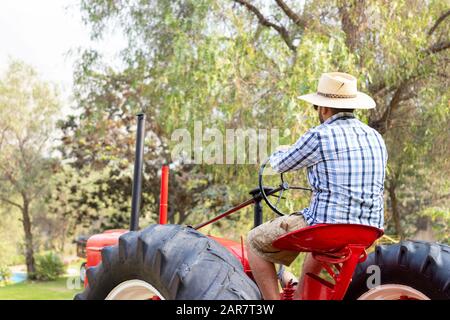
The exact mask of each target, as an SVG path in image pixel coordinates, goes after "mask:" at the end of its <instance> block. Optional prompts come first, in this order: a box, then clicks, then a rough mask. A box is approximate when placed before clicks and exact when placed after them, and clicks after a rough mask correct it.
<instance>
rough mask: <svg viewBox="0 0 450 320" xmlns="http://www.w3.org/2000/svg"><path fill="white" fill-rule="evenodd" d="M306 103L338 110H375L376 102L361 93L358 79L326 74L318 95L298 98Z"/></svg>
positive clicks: (311, 94) (318, 87)
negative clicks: (357, 82)
mask: <svg viewBox="0 0 450 320" xmlns="http://www.w3.org/2000/svg"><path fill="white" fill-rule="evenodd" d="M298 98H299V99H302V100H304V101H306V102H309V103H312V104H315V105H318V106H321V107H330V108H336V109H373V108H375V101H374V100H373V99H372V98H371V97H369V96H368V95H367V94H365V93H362V92H359V91H358V89H357V84H356V78H355V77H354V76H352V75H350V74H348V73H342V72H329V73H324V74H322V76H321V77H320V79H319V85H318V86H317V92H316V93H310V94H305V95H302V96H299V97H298Z"/></svg>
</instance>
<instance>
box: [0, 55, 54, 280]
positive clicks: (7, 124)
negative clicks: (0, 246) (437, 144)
mask: <svg viewBox="0 0 450 320" xmlns="http://www.w3.org/2000/svg"><path fill="white" fill-rule="evenodd" d="M58 110H59V102H58V96H57V93H56V90H55V88H53V87H52V86H51V85H50V84H49V83H46V82H44V81H42V80H40V79H39V77H38V76H37V74H36V72H35V71H34V70H33V69H32V68H31V67H30V66H28V65H25V64H24V63H22V62H18V61H13V62H11V63H10V64H9V66H8V69H7V70H6V73H5V74H4V75H3V76H2V77H1V78H0V181H1V184H0V201H1V202H2V203H3V205H8V206H11V207H15V208H17V209H19V210H20V212H21V220H22V225H23V231H24V237H25V258H26V266H27V272H28V274H29V276H30V278H33V275H34V272H35V261H34V242H33V220H32V216H33V210H34V206H35V205H36V204H37V202H38V201H40V200H41V199H42V198H43V197H44V196H45V193H46V191H47V188H46V187H47V182H48V180H49V177H50V175H51V174H52V172H53V171H54V170H55V169H56V166H57V162H55V161H54V160H53V159H52V158H51V157H50V154H49V143H50V140H51V138H52V133H53V132H52V131H53V128H54V117H55V115H56V113H57V111H58Z"/></svg>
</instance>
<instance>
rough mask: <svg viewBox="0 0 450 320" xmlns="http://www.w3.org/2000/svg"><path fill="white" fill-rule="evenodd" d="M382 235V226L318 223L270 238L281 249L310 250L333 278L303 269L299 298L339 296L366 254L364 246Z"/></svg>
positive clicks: (343, 293) (323, 298)
mask: <svg viewBox="0 0 450 320" xmlns="http://www.w3.org/2000/svg"><path fill="white" fill-rule="evenodd" d="M382 235H383V230H381V229H378V228H375V227H370V226H365V225H359V224H317V225H314V226H311V227H306V228H302V229H299V230H295V231H292V232H290V233H288V234H285V235H283V236H281V237H279V238H278V239H276V240H275V241H274V242H273V246H274V247H275V248H278V249H281V250H290V251H299V252H311V253H312V256H313V258H314V259H315V260H316V261H318V262H320V264H321V265H322V270H323V269H324V270H326V271H327V272H328V274H329V275H330V276H331V277H332V278H333V280H334V281H333V282H330V281H328V280H325V279H323V278H321V277H320V276H319V275H320V274H312V273H306V275H305V282H304V287H303V288H302V293H301V299H304V300H341V299H342V298H343V297H344V296H345V293H346V291H347V288H348V285H349V284H350V281H351V278H352V275H353V272H354V270H355V268H356V265H357V264H358V263H360V262H362V261H364V260H365V259H366V257H367V255H366V250H365V249H367V248H368V247H370V246H371V245H372V244H373V243H374V242H375V240H377V239H378V238H379V237H381V236H382Z"/></svg>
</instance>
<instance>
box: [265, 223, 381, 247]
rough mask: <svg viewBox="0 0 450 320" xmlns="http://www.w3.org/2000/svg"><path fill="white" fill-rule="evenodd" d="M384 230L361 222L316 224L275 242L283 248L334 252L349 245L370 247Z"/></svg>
mask: <svg viewBox="0 0 450 320" xmlns="http://www.w3.org/2000/svg"><path fill="white" fill-rule="evenodd" d="M382 235H383V230H381V229H378V228H375V227H371V226H365V225H360V224H316V225H314V226H311V227H306V228H302V229H299V230H295V231H292V232H290V233H288V234H285V235H283V236H281V237H279V238H278V239H276V240H275V241H274V242H273V246H274V247H275V248H278V249H282V250H290V251H300V252H316V253H333V252H339V251H341V250H344V249H345V248H346V247H348V246H349V245H356V246H362V247H364V248H368V247H370V246H371V245H372V243H373V242H374V241H375V240H377V239H378V238H379V237H381V236H382Z"/></svg>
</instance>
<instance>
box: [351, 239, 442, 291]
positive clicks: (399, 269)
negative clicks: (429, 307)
mask: <svg viewBox="0 0 450 320" xmlns="http://www.w3.org/2000/svg"><path fill="white" fill-rule="evenodd" d="M370 265H378V266H379V267H380V270H381V284H387V283H391V284H394V283H395V284H403V285H408V286H410V287H413V288H415V289H417V290H419V291H420V292H422V293H423V294H425V295H426V296H428V297H429V298H430V299H438V300H443V299H444V300H447V299H450V247H449V246H447V245H444V244H438V243H429V242H425V241H418V240H406V241H402V242H400V243H398V244H394V245H380V246H377V247H376V248H375V251H374V252H373V253H371V254H370V255H369V256H368V258H367V260H366V261H365V262H363V263H361V264H359V265H358V266H357V268H356V269H355V273H354V275H353V280H352V282H351V283H350V286H349V288H348V290H347V294H346V297H345V298H346V299H357V298H358V297H360V296H361V295H362V294H363V293H364V292H366V291H368V289H367V286H366V280H367V278H368V276H370V275H368V274H366V270H367V267H368V266H370Z"/></svg>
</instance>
